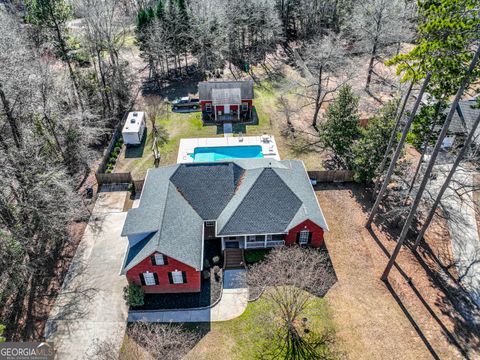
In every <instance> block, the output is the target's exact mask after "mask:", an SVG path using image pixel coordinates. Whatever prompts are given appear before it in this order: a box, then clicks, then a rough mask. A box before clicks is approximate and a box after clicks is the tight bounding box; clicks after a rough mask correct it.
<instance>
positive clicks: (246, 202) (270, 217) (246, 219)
mask: <svg viewBox="0 0 480 360" xmlns="http://www.w3.org/2000/svg"><path fill="white" fill-rule="evenodd" d="M301 205H302V202H301V200H300V199H299V198H298V197H297V196H296V195H295V194H294V193H293V191H292V190H291V189H290V188H289V187H288V186H287V185H286V184H285V182H284V181H283V180H282V179H281V178H280V176H278V174H277V173H276V172H275V170H274V169H271V168H264V169H263V170H262V172H261V173H260V174H259V175H258V176H256V179H255V182H253V184H251V186H250V189H249V191H248V192H247V193H246V194H245V196H244V197H243V198H242V199H241V201H240V202H239V203H238V204H235V206H234V208H235V211H234V212H233V213H232V214H231V216H229V218H228V220H227V221H226V222H225V225H223V226H221V229H220V230H219V234H221V235H240V234H267V233H270V234H271V233H283V232H285V229H287V227H288V225H289V224H290V222H291V220H292V218H293V217H294V216H295V214H296V213H297V211H298V209H299V208H300V206H301Z"/></svg>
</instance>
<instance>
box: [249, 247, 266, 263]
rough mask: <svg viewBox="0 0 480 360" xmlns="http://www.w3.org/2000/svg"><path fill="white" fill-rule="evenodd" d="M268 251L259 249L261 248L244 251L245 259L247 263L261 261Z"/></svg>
mask: <svg viewBox="0 0 480 360" xmlns="http://www.w3.org/2000/svg"><path fill="white" fill-rule="evenodd" d="M269 252H270V250H269V249H261V250H249V251H246V252H245V261H246V262H247V263H250V264H251V263H254V262H258V261H262V260H263V259H265V256H266V255H267V254H268V253H269Z"/></svg>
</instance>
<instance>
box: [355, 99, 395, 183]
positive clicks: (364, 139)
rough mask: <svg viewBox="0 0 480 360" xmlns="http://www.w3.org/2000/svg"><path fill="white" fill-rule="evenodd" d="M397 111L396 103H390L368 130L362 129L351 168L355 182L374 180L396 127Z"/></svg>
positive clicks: (369, 123)
mask: <svg viewBox="0 0 480 360" xmlns="http://www.w3.org/2000/svg"><path fill="white" fill-rule="evenodd" d="M396 109H397V104H396V103H395V102H394V101H392V102H390V103H388V104H387V105H385V106H384V107H383V108H382V109H381V111H380V114H378V115H377V116H375V117H373V118H372V119H370V121H369V122H368V125H367V127H366V128H364V129H361V131H360V133H361V138H360V139H359V140H358V141H357V142H356V143H355V144H354V145H353V147H352V152H353V159H352V163H351V168H352V170H353V171H354V172H355V174H354V176H355V181H358V182H370V181H372V179H373V178H374V176H375V170H376V169H377V167H378V166H379V164H380V163H381V161H382V159H383V156H384V155H385V151H386V150H387V146H388V141H389V138H390V134H391V133H392V131H393V129H394V127H395V113H396Z"/></svg>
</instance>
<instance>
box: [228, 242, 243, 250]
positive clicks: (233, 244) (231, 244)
mask: <svg viewBox="0 0 480 360" xmlns="http://www.w3.org/2000/svg"><path fill="white" fill-rule="evenodd" d="M239 247H240V243H239V242H238V241H225V249H238V248H239Z"/></svg>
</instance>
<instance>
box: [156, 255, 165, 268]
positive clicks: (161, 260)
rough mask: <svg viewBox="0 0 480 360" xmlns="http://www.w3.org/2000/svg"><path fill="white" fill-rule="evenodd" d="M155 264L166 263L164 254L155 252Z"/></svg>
mask: <svg viewBox="0 0 480 360" xmlns="http://www.w3.org/2000/svg"><path fill="white" fill-rule="evenodd" d="M154 258H155V265H165V261H164V260H163V255H162V254H155V256H154Z"/></svg>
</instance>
